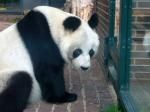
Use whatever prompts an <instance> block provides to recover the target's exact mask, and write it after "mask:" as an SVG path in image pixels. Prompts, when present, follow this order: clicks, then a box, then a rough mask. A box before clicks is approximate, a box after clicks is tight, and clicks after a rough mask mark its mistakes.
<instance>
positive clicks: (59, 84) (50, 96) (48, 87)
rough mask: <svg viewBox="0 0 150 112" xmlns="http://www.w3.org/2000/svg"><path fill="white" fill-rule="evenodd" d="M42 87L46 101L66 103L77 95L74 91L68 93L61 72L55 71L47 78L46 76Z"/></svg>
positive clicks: (74, 99) (73, 99)
mask: <svg viewBox="0 0 150 112" xmlns="http://www.w3.org/2000/svg"><path fill="white" fill-rule="evenodd" d="M46 80H48V81H45V82H47V83H45V84H44V85H43V87H42V94H43V98H44V99H45V100H46V101H47V102H52V103H66V102H73V101H76V100H77V95H76V94H74V93H68V92H66V89H65V81H64V76H63V73H62V72H59V73H58V72H57V73H55V75H54V74H51V75H50V77H49V78H47V79H46Z"/></svg>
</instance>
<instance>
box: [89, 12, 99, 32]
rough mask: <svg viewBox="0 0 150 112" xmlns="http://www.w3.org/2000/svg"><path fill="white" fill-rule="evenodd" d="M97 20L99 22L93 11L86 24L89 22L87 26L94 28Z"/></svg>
mask: <svg viewBox="0 0 150 112" xmlns="http://www.w3.org/2000/svg"><path fill="white" fill-rule="evenodd" d="M98 22H99V21H98V15H97V14H96V13H94V14H93V15H92V16H91V18H90V19H89V21H88V24H89V26H90V27H91V28H92V29H94V28H96V27H97V25H98Z"/></svg>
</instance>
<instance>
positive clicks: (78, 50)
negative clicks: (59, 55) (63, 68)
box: [72, 49, 82, 58]
mask: <svg viewBox="0 0 150 112" xmlns="http://www.w3.org/2000/svg"><path fill="white" fill-rule="evenodd" d="M81 54H82V50H81V49H75V50H74V51H73V55H72V56H73V58H77V57H78V56H79V55H81Z"/></svg>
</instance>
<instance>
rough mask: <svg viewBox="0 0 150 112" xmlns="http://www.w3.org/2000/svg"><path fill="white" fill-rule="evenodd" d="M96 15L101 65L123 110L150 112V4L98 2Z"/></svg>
mask: <svg viewBox="0 0 150 112" xmlns="http://www.w3.org/2000/svg"><path fill="white" fill-rule="evenodd" d="M97 12H98V15H99V21H100V24H99V28H98V32H99V35H100V40H101V45H100V56H99V61H100V63H101V66H103V67H104V69H103V71H104V72H105V74H106V76H107V77H108V79H110V80H111V81H112V83H113V85H114V88H115V90H116V93H117V97H118V102H119V104H121V107H122V110H124V111H127V112H149V111H150V91H149V89H148V88H149V86H148V85H150V78H149V76H150V55H149V54H148V53H149V52H150V33H149V32H150V1H148V0H97ZM147 32H148V33H147ZM146 35H147V36H148V37H147V38H148V39H147V40H146V44H144V43H143V41H144V40H145V38H146V37H145V36H146ZM144 47H146V48H147V49H148V50H147V49H146V50H145V49H144ZM143 77H144V78H143ZM143 95H144V96H143Z"/></svg>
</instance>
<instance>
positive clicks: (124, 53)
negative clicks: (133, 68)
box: [104, 0, 138, 112]
mask: <svg viewBox="0 0 150 112" xmlns="http://www.w3.org/2000/svg"><path fill="white" fill-rule="evenodd" d="M120 1H121V2H120V29H119V31H120V32H119V40H118V41H119V48H118V49H117V48H116V37H114V29H115V3H116V2H115V0H109V3H110V4H109V5H110V6H109V8H110V9H109V14H110V16H109V17H110V26H109V36H108V37H107V38H106V40H105V43H106V46H105V51H104V52H105V64H106V67H107V68H108V70H109V72H108V73H109V74H108V76H109V78H110V79H111V80H112V82H113V85H114V88H115V90H116V93H117V95H118V101H119V104H121V107H122V109H123V110H124V111H127V112H138V109H137V107H136V104H135V103H134V100H133V99H132V96H131V94H130V91H129V89H130V55H131V54H130V50H131V41H132V40H131V30H132V27H131V23H132V0H120ZM115 54H117V55H118V60H116V58H117V57H116V56H115Z"/></svg>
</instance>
